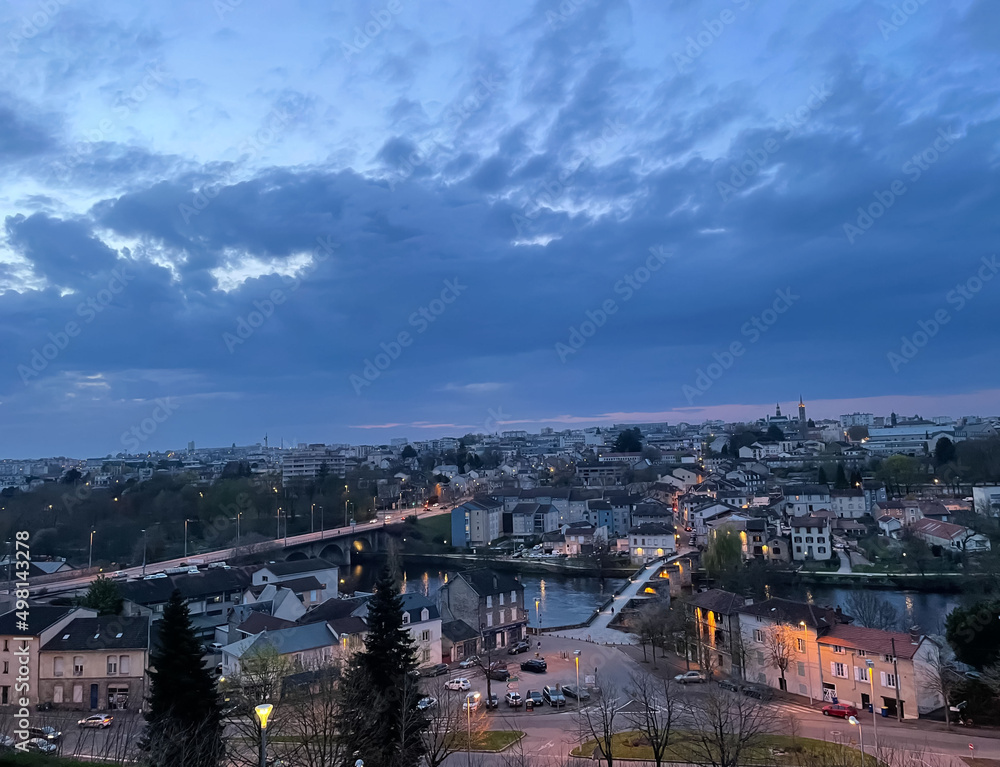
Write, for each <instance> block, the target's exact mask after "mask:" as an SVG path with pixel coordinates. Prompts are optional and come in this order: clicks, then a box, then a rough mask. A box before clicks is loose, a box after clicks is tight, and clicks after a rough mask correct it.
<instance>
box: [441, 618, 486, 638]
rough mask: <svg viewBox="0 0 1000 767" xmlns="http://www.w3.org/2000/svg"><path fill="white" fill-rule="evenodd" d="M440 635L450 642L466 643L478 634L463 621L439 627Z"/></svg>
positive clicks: (450, 622) (451, 622)
mask: <svg viewBox="0 0 1000 767" xmlns="http://www.w3.org/2000/svg"><path fill="white" fill-rule="evenodd" d="M441 635H442V636H444V637H445V638H447V639H449V640H451V641H452V642H466V641H468V640H470V639H476V638H477V637H478V636H479V632H478V631H476V630H475V629H474V628H472V626H470V625H469V624H468V623H466V622H465V621H448V622H447V623H445V624H443V625H442V626H441Z"/></svg>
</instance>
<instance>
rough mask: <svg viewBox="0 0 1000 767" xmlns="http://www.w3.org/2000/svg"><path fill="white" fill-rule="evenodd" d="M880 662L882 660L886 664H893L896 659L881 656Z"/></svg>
mask: <svg viewBox="0 0 1000 767" xmlns="http://www.w3.org/2000/svg"><path fill="white" fill-rule="evenodd" d="M882 660H884V661H885V662H886V663H893V662H894V661H895V660H896V659H895V658H893V657H892V656H891V655H883V656H882Z"/></svg>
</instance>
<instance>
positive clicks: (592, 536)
mask: <svg viewBox="0 0 1000 767" xmlns="http://www.w3.org/2000/svg"><path fill="white" fill-rule="evenodd" d="M565 531H566V532H565V533H563V540H564V541H565V543H564V550H565V552H566V554H568V555H569V556H571V557H579V556H583V555H585V554H592V553H593V552H594V544H595V542H599V541H603V542H604V543H607V541H608V528H606V527H594V526H593V525H592V524H590V522H572V523H570V524H569V525H567V526H566V528H565Z"/></svg>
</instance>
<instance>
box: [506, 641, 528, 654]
mask: <svg viewBox="0 0 1000 767" xmlns="http://www.w3.org/2000/svg"><path fill="white" fill-rule="evenodd" d="M530 649H531V642H529V641H527V640H526V639H522V640H521V641H520V642H517V643H516V644H512V645H511V646H510V647H508V648H507V654H508V655H517V654H518V653H522V652H528V650H530Z"/></svg>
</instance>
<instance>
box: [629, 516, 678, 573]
mask: <svg viewBox="0 0 1000 767" xmlns="http://www.w3.org/2000/svg"><path fill="white" fill-rule="evenodd" d="M628 540H629V543H628V549H629V551H628V553H629V556H630V557H631V558H632V561H633V562H636V563H641V562H651V561H652V560H654V559H659V558H661V557H668V556H671V555H672V554H675V553H676V552H677V534H676V530H675V529H674V526H673V525H665V524H657V523H650V524H645V525H640V526H639V527H633V528H632V529H631V530H629V531H628Z"/></svg>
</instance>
